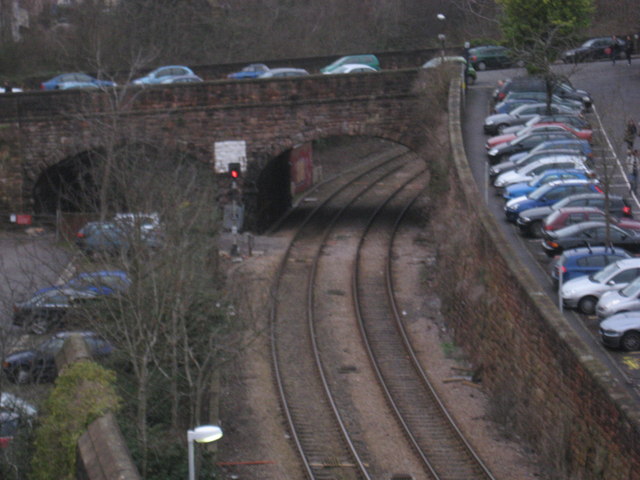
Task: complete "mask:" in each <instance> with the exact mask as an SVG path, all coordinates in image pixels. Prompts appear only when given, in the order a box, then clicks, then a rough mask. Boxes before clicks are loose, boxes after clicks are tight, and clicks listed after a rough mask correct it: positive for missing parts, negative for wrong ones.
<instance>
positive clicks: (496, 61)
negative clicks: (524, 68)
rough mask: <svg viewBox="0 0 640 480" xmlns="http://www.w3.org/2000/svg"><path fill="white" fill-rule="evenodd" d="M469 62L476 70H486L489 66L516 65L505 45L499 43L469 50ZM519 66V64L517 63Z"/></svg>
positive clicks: (507, 66) (503, 66)
mask: <svg viewBox="0 0 640 480" xmlns="http://www.w3.org/2000/svg"><path fill="white" fill-rule="evenodd" d="M469 62H471V66H473V68H475V69H476V70H480V71H482V70H488V69H491V68H509V67H512V66H514V65H517V62H514V60H513V58H512V57H511V52H510V50H509V49H508V48H507V47H501V46H499V45H484V46H482V47H474V48H471V49H470V50H469ZM518 66H520V65H518Z"/></svg>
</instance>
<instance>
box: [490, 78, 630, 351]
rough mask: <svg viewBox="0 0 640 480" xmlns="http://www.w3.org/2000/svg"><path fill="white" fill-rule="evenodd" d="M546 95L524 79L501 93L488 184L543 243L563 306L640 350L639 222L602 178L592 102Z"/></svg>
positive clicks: (616, 343)
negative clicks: (588, 115) (590, 317)
mask: <svg viewBox="0 0 640 480" xmlns="http://www.w3.org/2000/svg"><path fill="white" fill-rule="evenodd" d="M505 87H508V88H505ZM543 88H546V87H545V85H544V82H543V81H541V80H540V79H532V78H529V77H522V78H513V79H510V80H508V81H506V82H501V84H500V85H499V86H498V88H497V89H496V90H495V92H494V113H492V114H491V115H489V116H488V117H487V118H486V119H485V121H484V126H483V129H484V132H485V133H486V134H489V135H493V136H491V137H490V138H489V139H488V140H487V143H486V148H487V157H488V161H489V163H490V164H491V167H490V169H489V175H490V180H491V182H492V184H493V186H494V188H495V193H496V195H499V196H501V197H502V198H503V199H504V201H505V206H504V215H505V219H506V220H507V221H508V222H510V223H512V224H514V225H515V226H516V227H517V228H518V230H519V231H520V233H521V234H522V235H523V236H526V237H537V238H540V241H541V248H542V249H543V251H544V252H545V253H546V255H547V256H548V257H549V258H551V259H552V261H551V264H550V268H549V274H550V276H551V278H552V280H553V282H554V283H555V285H556V286H557V287H558V291H559V295H560V296H561V299H562V302H563V305H564V306H565V307H567V308H572V309H576V310H578V311H579V312H581V313H583V314H587V315H597V316H598V318H599V319H600V320H601V324H600V334H601V339H602V342H603V343H604V344H605V345H607V346H609V347H613V348H622V349H625V350H640V258H637V257H635V256H634V255H636V254H639V253H640V221H638V220H635V219H633V214H632V208H631V205H630V202H629V200H628V199H627V198H625V197H624V196H623V195H618V194H614V193H612V192H605V190H607V186H606V185H603V184H602V183H601V182H600V181H599V180H598V178H597V172H596V171H595V169H594V164H593V163H594V162H593V158H592V155H593V153H592V147H591V142H592V141H593V132H592V130H591V127H590V125H589V123H588V121H587V120H586V118H585V113H586V112H588V111H589V109H590V108H591V103H592V102H591V98H590V96H589V95H588V93H587V92H584V91H580V90H576V89H574V88H573V87H572V86H571V84H570V83H569V82H565V81H563V82H561V83H559V84H556V85H555V86H554V96H553V97H552V99H551V103H550V105H547V104H546V101H543V102H541V101H540V100H541V98H542V97H541V95H540V91H541V90H542V89H543ZM529 89H531V90H529ZM505 90H506V91H505ZM515 92H517V95H514V93H515ZM529 92H530V93H529ZM556 92H564V93H563V94H562V95H560V94H557V93H556ZM563 99H571V102H566V101H563ZM545 100H546V99H545ZM549 107H550V108H549Z"/></svg>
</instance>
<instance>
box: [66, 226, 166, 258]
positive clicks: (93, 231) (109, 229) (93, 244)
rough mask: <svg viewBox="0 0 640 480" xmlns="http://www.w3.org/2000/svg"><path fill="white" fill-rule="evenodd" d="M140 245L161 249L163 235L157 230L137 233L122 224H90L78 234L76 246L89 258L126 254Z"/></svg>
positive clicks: (144, 230) (145, 230)
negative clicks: (92, 256) (101, 255)
mask: <svg viewBox="0 0 640 480" xmlns="http://www.w3.org/2000/svg"><path fill="white" fill-rule="evenodd" d="M138 244H139V245H140V246H143V247H145V248H149V249H157V248H160V247H161V246H162V234H161V232H158V231H156V230H155V229H149V230H147V229H144V228H141V229H140V230H139V231H136V229H132V228H130V227H129V226H128V225H126V224H123V223H122V222H89V223H87V224H86V225H84V226H83V227H82V228H81V229H80V230H79V231H78V232H77V233H76V245H77V246H78V248H79V249H80V250H82V252H83V253H84V254H86V255H88V256H91V255H95V254H105V255H116V254H126V253H128V252H129V251H130V250H131V249H132V247H134V246H135V245H138Z"/></svg>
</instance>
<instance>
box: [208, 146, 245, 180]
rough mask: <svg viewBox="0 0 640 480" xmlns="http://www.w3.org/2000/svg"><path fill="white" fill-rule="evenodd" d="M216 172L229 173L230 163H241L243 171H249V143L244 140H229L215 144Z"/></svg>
mask: <svg viewBox="0 0 640 480" xmlns="http://www.w3.org/2000/svg"><path fill="white" fill-rule="evenodd" d="M213 155H214V162H215V163H214V165H215V170H216V173H227V172H228V171H229V164H230V163H239V164H240V170H241V171H242V172H246V171H247V143H246V142H245V141H244V140H228V141H225V142H215V143H214V144H213Z"/></svg>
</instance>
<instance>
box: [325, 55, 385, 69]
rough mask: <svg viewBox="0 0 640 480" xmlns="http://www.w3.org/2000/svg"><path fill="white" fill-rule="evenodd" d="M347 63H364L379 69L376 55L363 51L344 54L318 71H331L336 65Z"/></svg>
mask: <svg viewBox="0 0 640 480" xmlns="http://www.w3.org/2000/svg"><path fill="white" fill-rule="evenodd" d="M349 63H358V64H361V65H362V64H364V65H368V66H370V67H373V68H375V69H376V70H380V60H378V57H376V56H375V55H372V54H369V53H365V54H359V55H346V56H344V57H340V58H339V59H337V60H336V61H335V62H333V63H330V64H329V65H327V66H326V67H322V68H321V69H320V72H321V73H331V72H332V71H334V70H335V69H337V68H338V67H341V66H342V65H346V64H349Z"/></svg>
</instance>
